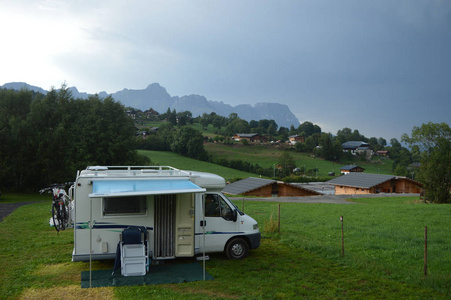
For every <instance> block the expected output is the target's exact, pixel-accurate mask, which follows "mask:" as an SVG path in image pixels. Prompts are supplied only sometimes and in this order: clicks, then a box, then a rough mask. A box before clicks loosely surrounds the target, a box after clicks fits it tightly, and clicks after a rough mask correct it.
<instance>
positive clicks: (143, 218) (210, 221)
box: [72, 166, 260, 261]
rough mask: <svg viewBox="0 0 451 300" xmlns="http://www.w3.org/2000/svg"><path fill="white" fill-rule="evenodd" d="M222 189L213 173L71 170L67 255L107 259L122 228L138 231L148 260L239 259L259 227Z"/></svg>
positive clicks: (257, 238)
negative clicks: (205, 255) (70, 238)
mask: <svg viewBox="0 0 451 300" xmlns="http://www.w3.org/2000/svg"><path fill="white" fill-rule="evenodd" d="M224 186H225V180H224V178H222V177H220V176H218V175H215V174H210V173H204V172H193V171H183V170H178V169H175V168H172V167H168V166H143V167H136V166H113V167H111V166H93V167H88V168H86V169H85V170H82V171H79V172H78V173H77V177H76V181H75V183H74V189H73V196H72V197H73V199H74V201H73V203H74V209H73V216H72V218H73V222H74V250H73V254H72V260H73V261H89V260H103V259H114V258H115V257H116V254H117V252H118V250H117V249H118V244H119V243H120V242H121V234H122V233H123V231H124V230H125V229H126V228H130V227H134V228H140V229H142V233H143V237H144V238H143V243H144V245H145V246H144V247H143V248H142V249H143V251H144V255H145V257H146V259H149V260H153V261H158V260H166V259H174V258H177V257H193V256H200V255H201V254H202V253H212V252H225V253H226V255H227V256H228V257H229V258H231V259H242V258H244V257H246V256H247V254H248V251H249V250H250V249H255V248H257V247H259V245H260V232H259V229H258V224H257V222H256V221H255V220H254V219H253V218H251V217H250V216H248V215H246V214H245V213H243V212H241V211H240V210H239V209H238V208H237V207H236V206H235V205H234V204H233V203H232V202H231V201H230V200H229V199H228V198H227V197H226V196H224V195H223V194H222V193H221V190H222V189H223V188H224ZM129 251H131V250H129ZM140 251H141V250H140Z"/></svg>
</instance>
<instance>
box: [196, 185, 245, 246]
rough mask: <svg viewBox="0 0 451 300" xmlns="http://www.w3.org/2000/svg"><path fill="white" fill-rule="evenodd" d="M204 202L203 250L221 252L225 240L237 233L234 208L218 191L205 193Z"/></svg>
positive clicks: (237, 227)
mask: <svg viewBox="0 0 451 300" xmlns="http://www.w3.org/2000/svg"><path fill="white" fill-rule="evenodd" d="M204 202H205V251H206V252H221V251H223V250H224V247H225V244H226V242H227V241H228V240H229V239H230V238H231V237H233V236H235V235H237V234H238V233H239V232H238V229H239V226H238V222H236V217H234V208H233V207H231V206H230V205H229V204H228V203H227V201H226V200H225V199H224V198H223V197H221V194H218V193H206V194H205V195H204ZM235 216H236V213H235ZM234 219H235V220H234Z"/></svg>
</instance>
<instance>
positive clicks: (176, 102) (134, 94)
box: [1, 82, 300, 128]
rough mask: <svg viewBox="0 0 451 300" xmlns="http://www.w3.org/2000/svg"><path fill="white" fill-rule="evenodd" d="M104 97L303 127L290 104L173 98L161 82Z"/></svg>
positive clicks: (9, 85) (37, 89)
mask: <svg viewBox="0 0 451 300" xmlns="http://www.w3.org/2000/svg"><path fill="white" fill-rule="evenodd" d="M1 88H4V89H14V90H20V89H22V88H26V89H28V90H32V91H35V92H39V93H42V94H44V95H45V94H47V92H48V91H46V90H44V89H43V88H40V87H37V86H33V85H29V84H27V83H24V82H11V83H6V84H4V85H3V86H1ZM68 90H69V91H70V92H71V93H72V96H73V97H74V98H82V99H87V98H88V97H89V94H88V93H84V92H79V91H78V89H77V88H76V87H70V88H68ZM98 95H99V97H100V98H105V97H107V96H109V95H111V96H112V97H113V98H114V99H115V100H116V101H119V102H121V103H122V104H123V105H124V106H126V107H133V108H136V109H140V110H143V111H145V110H148V109H150V108H152V109H154V110H155V111H157V112H159V113H165V112H166V111H167V109H168V108H169V109H170V110H171V111H172V110H175V111H177V112H182V111H190V112H191V113H192V114H193V116H194V117H196V116H199V115H202V114H204V113H207V114H210V113H211V112H215V113H216V114H218V115H221V116H225V117H228V116H229V115H230V114H231V113H236V114H237V115H238V116H239V117H240V118H242V119H244V120H246V121H251V120H256V121H258V120H262V119H268V120H274V121H275V122H276V123H277V125H279V127H282V126H283V127H287V128H289V127H290V126H291V125H293V126H294V127H295V128H296V127H298V126H299V124H300V123H299V120H298V119H297V118H296V116H295V115H294V114H293V113H292V112H291V111H290V109H289V108H288V106H287V105H285V104H280V103H257V104H255V105H254V106H252V105H250V104H240V105H237V106H231V105H229V104H225V103H224V102H222V101H221V102H218V101H211V100H207V99H206V98H205V97H204V96H200V95H188V96H182V97H178V96H171V95H169V93H168V92H167V91H166V89H165V88H164V87H162V86H161V85H160V84H158V83H152V84H149V85H148V86H147V87H146V88H145V89H142V90H132V89H123V90H122V91H118V92H115V93H112V94H108V93H106V92H100V93H98Z"/></svg>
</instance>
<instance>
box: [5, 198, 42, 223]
mask: <svg viewBox="0 0 451 300" xmlns="http://www.w3.org/2000/svg"><path fill="white" fill-rule="evenodd" d="M31 203H36V202H17V203H0V222H1V221H3V218H5V217H7V216H8V215H9V214H10V213H12V212H13V211H14V210H15V209H16V208H18V207H21V206H22V205H27V204H31Z"/></svg>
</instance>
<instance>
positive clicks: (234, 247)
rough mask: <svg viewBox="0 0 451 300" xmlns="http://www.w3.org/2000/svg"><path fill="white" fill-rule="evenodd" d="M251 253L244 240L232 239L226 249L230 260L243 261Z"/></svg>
mask: <svg viewBox="0 0 451 300" xmlns="http://www.w3.org/2000/svg"><path fill="white" fill-rule="evenodd" d="M248 252H249V245H248V244H247V242H246V241H245V240H243V239H242V238H234V239H232V240H231V241H230V242H229V243H228V244H227V247H226V254H227V257H228V258H229V259H243V258H245V257H246V256H247V254H248Z"/></svg>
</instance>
